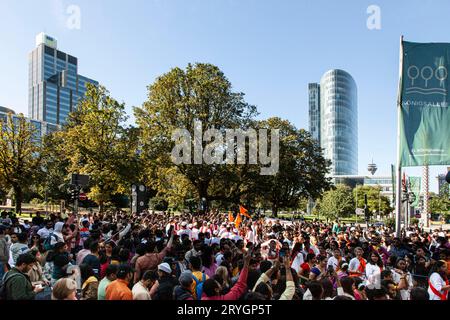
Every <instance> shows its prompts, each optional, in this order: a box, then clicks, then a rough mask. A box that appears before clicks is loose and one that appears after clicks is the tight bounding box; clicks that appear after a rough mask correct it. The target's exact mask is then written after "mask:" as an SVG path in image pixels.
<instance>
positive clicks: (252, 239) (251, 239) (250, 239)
mask: <svg viewBox="0 0 450 320" xmlns="http://www.w3.org/2000/svg"><path fill="white" fill-rule="evenodd" d="M249 242H251V243H253V244H255V233H254V232H253V230H252V227H251V226H247V233H246V234H245V244H247V243H249Z"/></svg>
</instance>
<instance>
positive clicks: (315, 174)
mask: <svg viewBox="0 0 450 320" xmlns="http://www.w3.org/2000/svg"><path fill="white" fill-rule="evenodd" d="M257 125H258V128H264V129H268V130H271V131H272V130H275V129H278V130H279V169H278V171H277V172H276V173H275V174H273V175H258V176H255V179H253V180H250V181H249V182H250V183H253V184H254V185H253V190H254V191H255V192H257V193H258V196H259V198H260V199H262V200H263V201H266V202H268V203H269V204H270V207H271V209H272V214H273V215H274V216H277V212H278V210H279V209H281V208H297V207H298V206H299V205H300V200H301V199H302V198H303V199H304V198H307V197H312V198H313V199H314V198H318V197H320V196H321V195H322V193H323V192H324V191H325V190H328V189H329V188H330V187H331V183H330V180H329V178H327V177H326V174H327V173H328V170H329V166H330V162H329V161H328V160H326V159H325V158H324V157H323V156H322V150H321V149H320V147H319V146H318V144H317V143H316V142H315V141H314V140H313V139H312V137H311V135H310V134H309V133H308V132H307V131H305V130H303V129H297V128H296V127H295V126H294V125H292V124H291V123H290V122H289V121H287V120H283V119H280V118H276V117H275V118H270V119H268V120H264V121H260V122H259V123H258V124H257ZM259 138H260V139H261V137H259ZM258 173H259V172H258Z"/></svg>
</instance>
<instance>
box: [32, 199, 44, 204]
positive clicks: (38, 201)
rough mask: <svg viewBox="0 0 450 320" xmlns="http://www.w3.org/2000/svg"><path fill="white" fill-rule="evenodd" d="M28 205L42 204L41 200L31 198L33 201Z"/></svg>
mask: <svg viewBox="0 0 450 320" xmlns="http://www.w3.org/2000/svg"><path fill="white" fill-rule="evenodd" d="M30 204H32V205H38V204H42V200H41V199H38V198H33V199H31V201H30Z"/></svg>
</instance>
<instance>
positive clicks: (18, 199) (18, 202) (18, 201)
mask: <svg viewBox="0 0 450 320" xmlns="http://www.w3.org/2000/svg"><path fill="white" fill-rule="evenodd" d="M13 188H14V195H15V198H16V213H22V201H23V192H22V188H21V187H20V186H17V185H16V186H13Z"/></svg>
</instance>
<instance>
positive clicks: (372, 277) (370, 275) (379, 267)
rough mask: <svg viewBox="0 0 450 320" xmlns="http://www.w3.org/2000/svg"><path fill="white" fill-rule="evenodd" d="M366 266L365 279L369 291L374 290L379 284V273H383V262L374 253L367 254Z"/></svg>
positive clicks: (376, 253)
mask: <svg viewBox="0 0 450 320" xmlns="http://www.w3.org/2000/svg"><path fill="white" fill-rule="evenodd" d="M368 258H369V259H368V261H367V264H366V272H365V275H366V279H367V286H368V288H369V289H374V288H375V286H376V284H377V283H378V284H379V283H380V282H381V271H383V260H382V259H381V257H380V255H379V254H378V252H376V251H372V252H371V253H370V254H369V257H368Z"/></svg>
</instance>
